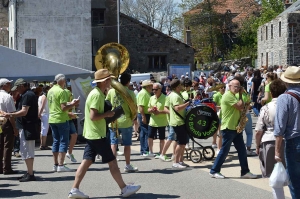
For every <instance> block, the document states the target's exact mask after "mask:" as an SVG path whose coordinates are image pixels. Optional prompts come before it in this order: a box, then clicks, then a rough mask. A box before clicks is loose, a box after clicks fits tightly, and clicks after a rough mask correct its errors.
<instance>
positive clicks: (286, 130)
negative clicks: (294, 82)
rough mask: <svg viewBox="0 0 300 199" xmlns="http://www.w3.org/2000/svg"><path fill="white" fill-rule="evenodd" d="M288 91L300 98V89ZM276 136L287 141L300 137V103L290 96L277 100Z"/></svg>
mask: <svg viewBox="0 0 300 199" xmlns="http://www.w3.org/2000/svg"><path fill="white" fill-rule="evenodd" d="M287 91H288V92H293V93H295V94H297V95H298V96H299V97H300V87H289V88H288V89H287ZM274 135H275V136H283V137H284V138H285V139H287V140H288V139H292V138H294V137H298V136H300V103H299V102H298V100H297V99H296V98H295V97H293V96H291V95H290V94H282V95H280V96H279V97H278V99H277V107H276V115H275V120H274Z"/></svg>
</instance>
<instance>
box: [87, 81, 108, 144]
mask: <svg viewBox="0 0 300 199" xmlns="http://www.w3.org/2000/svg"><path fill="white" fill-rule="evenodd" d="M104 100H105V95H104V94H103V93H102V91H101V90H100V89H99V88H98V87H95V88H94V89H93V90H92V91H91V92H90V93H89V95H88V97H87V99H86V102H85V108H84V114H85V119H84V127H83V137H85V138H86V139H88V140H96V139H101V138H105V137H106V122H105V119H101V120H96V121H92V120H91V118H90V110H91V109H92V108H93V109H96V110H98V113H99V114H101V113H104Z"/></svg>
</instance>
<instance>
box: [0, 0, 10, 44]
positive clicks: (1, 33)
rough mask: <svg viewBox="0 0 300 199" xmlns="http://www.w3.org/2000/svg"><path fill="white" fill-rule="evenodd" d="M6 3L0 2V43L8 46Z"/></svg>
mask: <svg viewBox="0 0 300 199" xmlns="http://www.w3.org/2000/svg"><path fill="white" fill-rule="evenodd" d="M7 6H8V4H7V1H3V2H2V1H1V2H0V45H2V46H8V41H9V39H8V7H7Z"/></svg>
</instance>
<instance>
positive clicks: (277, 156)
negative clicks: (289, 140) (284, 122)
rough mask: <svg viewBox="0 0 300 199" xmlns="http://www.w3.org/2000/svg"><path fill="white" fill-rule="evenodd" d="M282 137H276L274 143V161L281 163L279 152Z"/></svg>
mask: <svg viewBox="0 0 300 199" xmlns="http://www.w3.org/2000/svg"><path fill="white" fill-rule="evenodd" d="M282 140H283V137H282V136H276V141H275V159H276V161H277V162H281V161H282V160H281V158H282V157H281V155H282V154H280V150H281V144H282Z"/></svg>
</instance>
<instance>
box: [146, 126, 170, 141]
mask: <svg viewBox="0 0 300 199" xmlns="http://www.w3.org/2000/svg"><path fill="white" fill-rule="evenodd" d="M157 131H158V138H159V139H160V140H164V139H165V138H166V127H165V126H164V127H153V126H148V132H149V136H148V137H149V138H152V139H154V136H155V135H156V134H157Z"/></svg>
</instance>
